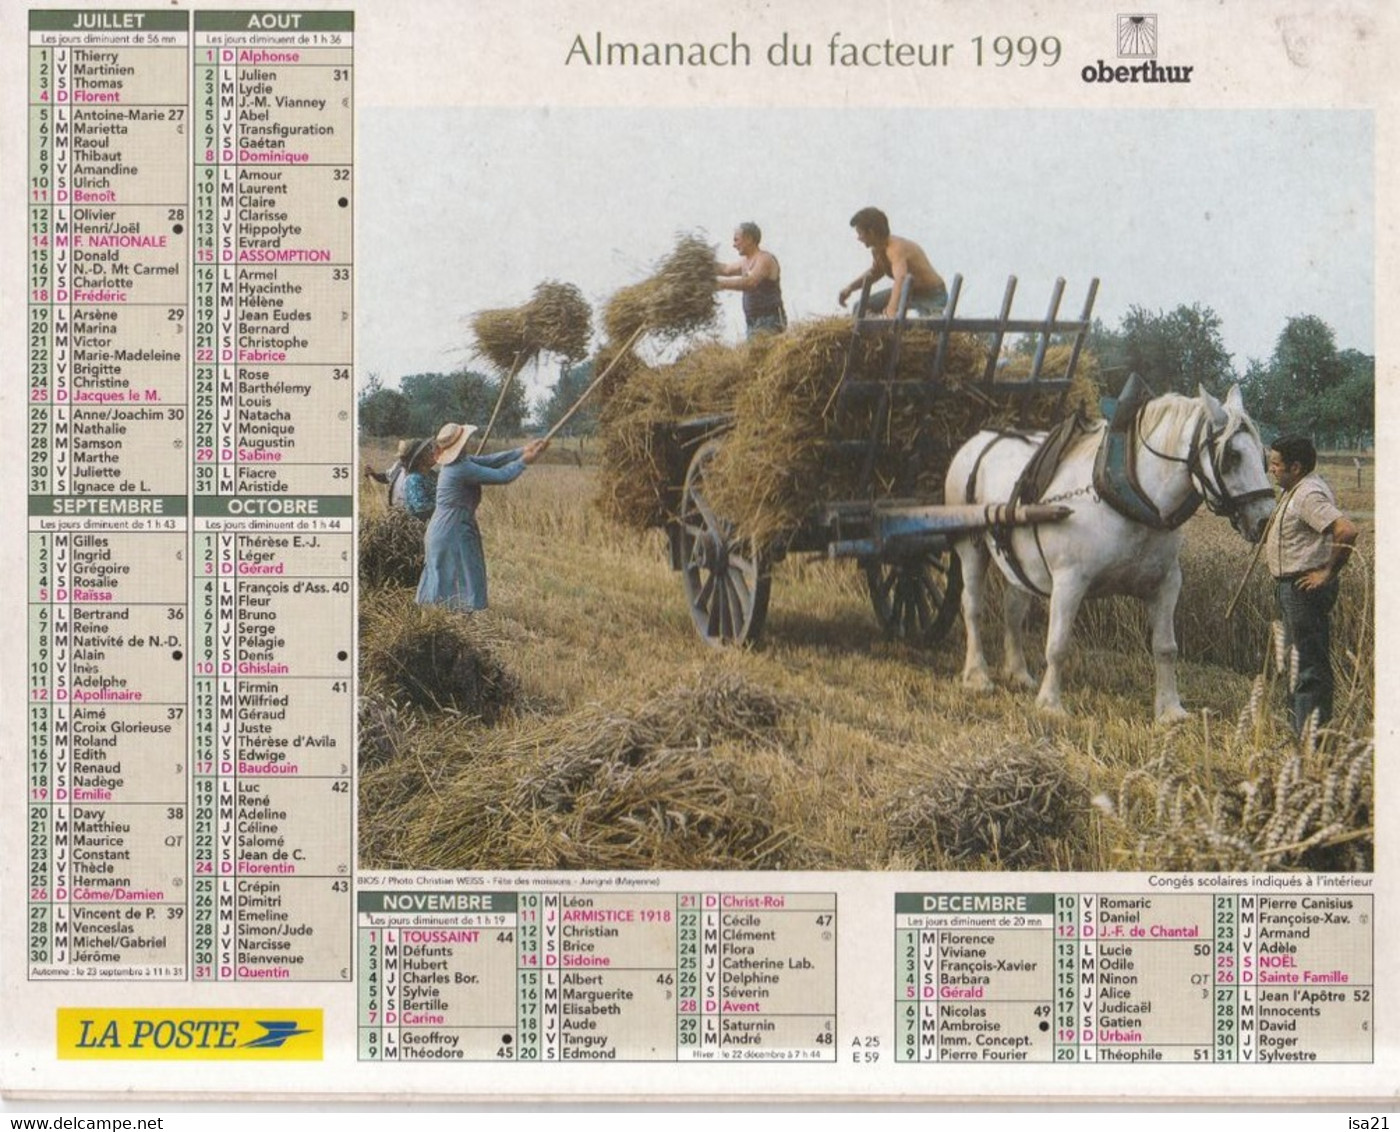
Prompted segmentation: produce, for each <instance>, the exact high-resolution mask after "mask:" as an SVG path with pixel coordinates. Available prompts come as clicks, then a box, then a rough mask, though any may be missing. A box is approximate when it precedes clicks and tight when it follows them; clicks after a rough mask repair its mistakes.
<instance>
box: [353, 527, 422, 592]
mask: <svg viewBox="0 0 1400 1132" xmlns="http://www.w3.org/2000/svg"><path fill="white" fill-rule="evenodd" d="M423 530H424V524H423V521H422V520H421V519H415V518H414V517H413V516H412V515H410V514H409V513H408V512H407V511H405V510H403V508H401V507H392V508H390V509H389V510H388V511H385V512H383V513H382V514H379V515H362V516H361V518H360V552H359V557H360V585H362V586H409V587H417V585H418V579H419V578H420V577H421V576H422V574H423Z"/></svg>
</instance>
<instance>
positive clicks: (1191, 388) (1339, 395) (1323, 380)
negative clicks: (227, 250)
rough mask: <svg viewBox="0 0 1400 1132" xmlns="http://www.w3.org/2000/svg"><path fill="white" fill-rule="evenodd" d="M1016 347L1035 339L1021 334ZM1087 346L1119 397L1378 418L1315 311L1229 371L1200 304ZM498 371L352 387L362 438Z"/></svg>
mask: <svg viewBox="0 0 1400 1132" xmlns="http://www.w3.org/2000/svg"><path fill="white" fill-rule="evenodd" d="M1017 348H1019V349H1033V348H1034V343H1033V342H1031V341H1026V340H1023V341H1022V342H1021V343H1019V344H1018V346H1017ZM1088 348H1089V349H1090V350H1091V351H1092V352H1093V353H1094V355H1095V356H1096V357H1097V358H1098V362H1099V373H1100V380H1101V382H1102V385H1103V391H1104V394H1105V395H1106V396H1108V397H1116V396H1117V395H1118V393H1119V392H1120V391H1121V390H1122V388H1123V384H1124V383H1125V382H1126V381H1127V380H1128V375H1129V374H1131V373H1137V374H1140V375H1141V376H1142V377H1143V378H1145V379H1146V381H1147V383H1148V385H1150V386H1151V387H1152V389H1153V390H1154V391H1155V392H1157V393H1167V392H1178V393H1187V394H1191V395H1194V394H1195V392H1196V388H1197V386H1198V385H1200V386H1204V387H1205V388H1206V389H1208V390H1210V391H1211V392H1212V393H1214V394H1216V395H1217V396H1221V395H1223V394H1224V393H1225V392H1227V391H1228V390H1229V387H1230V386H1231V385H1232V384H1234V383H1235V382H1239V383H1240V385H1241V387H1242V390H1243V392H1244V398H1245V405H1246V406H1247V407H1248V408H1249V412H1250V415H1251V416H1252V417H1253V418H1254V420H1255V422H1256V423H1257V424H1258V425H1259V428H1260V430H1261V431H1262V432H1263V433H1264V435H1265V438H1266V439H1272V438H1273V437H1275V436H1279V435H1282V434H1284V433H1289V432H1301V433H1304V434H1306V435H1308V436H1311V437H1312V438H1313V440H1314V441H1315V442H1316V443H1317V445H1318V446H1319V447H1321V448H1348V449H1351V448H1369V447H1371V445H1372V444H1373V441H1374V434H1375V421H1376V406H1375V395H1376V359H1375V358H1374V357H1373V356H1371V355H1369V354H1363V353H1361V352H1360V351H1358V350H1338V349H1337V343H1336V336H1335V334H1334V333H1333V331H1332V328H1331V327H1330V326H1328V325H1327V324H1326V323H1325V322H1323V320H1322V319H1320V318H1317V317H1316V316H1314V315H1299V316H1297V317H1295V318H1290V319H1289V320H1288V323H1287V325H1285V326H1284V328H1283V331H1282V333H1280V334H1279V336H1278V340H1277V342H1276V343H1275V345H1274V351H1273V354H1272V355H1271V356H1270V357H1269V358H1268V360H1267V361H1260V360H1258V359H1254V358H1251V359H1250V360H1249V361H1248V363H1247V364H1246V365H1245V367H1244V368H1243V370H1240V369H1238V368H1237V367H1236V366H1235V364H1234V361H1233V359H1232V358H1231V355H1230V353H1229V352H1228V351H1227V350H1226V349H1225V345H1224V341H1223V340H1222V338H1221V334H1220V317H1219V316H1218V315H1217V314H1216V313H1215V311H1213V310H1212V309H1211V308H1210V307H1207V306H1203V305H1201V304H1200V303H1192V304H1191V305H1189V306H1188V305H1186V304H1184V303H1183V304H1182V305H1180V306H1178V307H1177V308H1176V309H1175V310H1171V311H1149V310H1147V309H1146V308H1144V307H1137V306H1134V307H1130V308H1129V309H1128V313H1127V314H1126V315H1125V316H1124V317H1123V319H1122V321H1121V322H1120V323H1119V325H1118V326H1117V328H1116V329H1112V328H1109V327H1108V326H1106V325H1104V323H1103V322H1102V321H1100V320H1098V319H1095V320H1094V324H1093V328H1092V330H1091V332H1090V334H1089V339H1088ZM592 377H593V363H592V362H591V361H585V362H582V363H579V364H577V365H567V364H561V365H560V367H559V379H558V380H557V381H556V382H555V384H554V385H553V386H552V387H551V389H550V391H549V394H548V395H547V396H546V397H544V398H543V399H542V400H541V401H540V402H539V403H538V404H537V405H536V406H535V407H534V411H533V414H532V413H531V409H530V406H529V405H528V404H527V403H526V399H525V391H524V388H523V386H522V385H521V383H519V382H516V383H513V384H512V386H511V388H510V389H509V390H508V391H507V394H506V399H505V403H504V404H503V405H502V407H501V412H500V415H499V417H498V418H497V423H496V427H495V429H494V434H495V435H497V436H519V435H520V434H521V432H522V431H523V430H524V429H525V428H526V427H527V426H529V427H534V428H536V429H544V428H548V427H550V426H552V425H553V424H554V422H555V421H557V420H559V418H560V417H561V416H563V414H564V413H565V412H567V411H568V409H569V408H570V407H571V406H572V405H573V404H574V402H575V401H576V400H577V399H578V397H579V394H581V393H582V392H583V391H584V390H585V389H586V388H587V387H588V384H589V382H590V381H591V380H592ZM499 391H500V380H499V379H498V378H495V377H490V376H487V375H485V374H481V373H477V372H475V371H472V370H459V371H457V372H456V373H450V374H443V373H417V374H412V375H410V376H408V377H405V378H404V379H403V380H402V381H401V382H400V383H399V388H398V389H389V388H385V387H384V385H383V384H382V382H381V381H380V380H379V379H378V377H375V376H371V378H370V380H369V382H368V383H367V384H366V386H365V388H364V390H363V391H362V392H361V394H360V427H361V428H362V429H363V430H364V431H365V432H366V433H367V434H369V435H371V436H428V435H431V434H433V433H435V432H437V430H438V428H439V427H441V425H442V424H443V423H444V422H446V421H468V422H472V423H476V424H480V425H485V423H486V421H487V420H488V419H489V418H490V416H491V410H492V407H493V406H494V405H495V403H496V396H497V394H498V393H499ZM597 423H598V417H597V405H596V404H593V403H586V404H585V405H584V406H583V408H582V409H581V410H580V411H579V412H578V413H577V414H576V415H574V416H573V417H571V418H570V419H569V422H568V424H567V425H566V426H565V428H564V430H563V435H566V436H588V435H591V434H592V433H593V431H594V430H595V429H596V428H597Z"/></svg>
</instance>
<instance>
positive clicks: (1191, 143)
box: [356, 108, 1375, 394]
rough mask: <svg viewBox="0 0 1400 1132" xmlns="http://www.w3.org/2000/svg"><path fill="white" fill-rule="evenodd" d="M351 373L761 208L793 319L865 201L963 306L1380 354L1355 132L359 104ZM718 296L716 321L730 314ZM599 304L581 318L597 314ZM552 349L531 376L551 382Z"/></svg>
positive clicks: (441, 345)
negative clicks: (1315, 321)
mask: <svg viewBox="0 0 1400 1132" xmlns="http://www.w3.org/2000/svg"><path fill="white" fill-rule="evenodd" d="M358 138H359V147H358V152H357V174H356V176H357V183H358V192H357V207H358V215H357V220H358V238H359V247H358V263H357V266H358V271H357V275H358V280H359V283H358V293H359V318H358V325H359V328H360V341H359V353H360V360H361V373H362V375H367V374H369V373H377V374H378V375H379V376H380V378H381V379H383V380H384V381H385V382H386V383H387V384H393V383H394V382H396V381H397V379H398V378H399V377H401V376H403V375H404V374H409V373H415V372H423V371H433V370H438V371H449V370H452V369H454V368H457V367H458V366H460V365H461V364H463V363H464V362H465V361H466V358H467V354H466V349H467V348H469V347H470V344H471V339H470V334H469V331H468V328H467V326H466V324H465V321H464V320H465V319H466V318H468V317H469V316H470V315H471V314H472V313H473V312H475V311H478V310H482V309H486V308H490V307H502V306H515V305H517V304H519V303H522V302H524V301H526V300H527V299H528V298H529V296H530V293H531V291H532V290H533V289H534V287H535V286H536V285H537V284H538V283H540V282H542V281H544V280H546V279H558V280H563V281H566V282H571V283H575V284H577V285H578V286H579V287H580V288H581V289H582V291H583V293H584V295H585V296H586V297H587V298H588V299H589V301H590V302H591V303H593V304H594V309H595V312H598V311H600V310H601V308H602V305H603V304H604V303H605V302H606V300H607V298H608V297H609V296H610V295H611V294H613V293H614V292H615V291H616V290H617V289H618V288H619V287H622V286H625V285H626V284H629V283H634V282H636V281H638V280H639V279H642V278H644V277H645V276H646V275H647V274H648V273H649V270H650V268H651V267H652V266H653V264H654V263H655V261H656V260H657V259H658V258H659V257H661V256H663V255H664V254H666V253H667V252H668V251H670V249H671V248H672V247H673V246H674V242H675V237H676V234H677V233H678V232H680V231H699V232H701V233H703V234H704V235H705V236H706V237H707V238H708V239H709V240H710V241H711V242H712V243H715V244H717V245H718V246H719V248H720V252H721V254H722V255H723V256H725V257H726V258H733V253H732V249H731V248H730V246H729V242H730V238H731V236H732V233H733V229H734V226H735V225H736V224H737V223H738V222H740V221H742V220H754V221H756V222H757V223H758V224H759V225H760V226H761V227H762V229H763V233H764V240H763V245H764V247H765V248H767V249H769V250H770V251H772V252H773V253H774V254H775V255H776V256H777V257H778V258H779V260H780V262H781V264H782V271H783V291H784V296H785V299H786V303H787V309H788V313H789V316H790V317H792V318H806V317H811V316H816V315H826V314H832V313H836V312H837V310H838V308H837V306H836V294H837V291H838V290H839V289H840V288H841V287H842V285H843V284H845V283H847V282H849V281H850V280H851V279H852V278H853V277H854V276H855V275H856V274H857V273H859V272H860V271H861V270H862V269H863V268H864V267H865V266H866V264H868V262H869V255H868V253H867V252H866V251H865V250H864V249H863V248H861V247H860V246H859V245H858V244H857V243H856V241H855V236H854V233H853V231H852V230H851V228H850V227H849V224H848V222H849V219H850V216H851V214H852V213H853V212H855V211H856V209H858V208H860V207H862V206H864V205H867V204H874V205H877V206H879V207H881V208H883V209H884V210H885V211H886V212H887V213H888V214H889V217H890V222H891V226H892V228H893V230H894V231H895V233H896V234H899V235H905V236H909V237H912V238H913V239H915V240H917V241H918V242H919V243H921V244H922V245H923V246H924V248H925V250H926V251H927V252H928V253H929V256H930V258H931V259H932V261H933V263H934V266H935V267H937V268H938V270H939V271H940V272H941V273H943V274H944V275H945V276H946V277H947V278H949V279H950V280H951V278H952V276H953V275H954V274H957V273H960V274H962V275H963V277H964V289H963V299H962V301H961V303H960V305H959V310H960V311H961V312H962V313H965V314H967V315H979V316H980V315H990V314H994V313H995V312H996V310H997V308H998V306H999V304H1000V300H1001V294H1002V290H1003V288H1004V286H1005V282H1006V277H1007V275H1009V274H1015V275H1016V276H1018V278H1019V281H1020V284H1019V289H1018V292H1017V293H1018V300H1017V303H1016V307H1015V313H1016V315H1017V317H1038V316H1040V315H1043V314H1044V312H1045V307H1046V304H1047V302H1048V298H1049V294H1050V288H1051V286H1052V284H1053V281H1054V279H1055V277H1056V276H1061V275H1062V276H1064V277H1065V279H1066V281H1067V284H1068V285H1067V290H1066V301H1065V304H1064V308H1063V309H1064V312H1065V313H1066V314H1077V313H1078V311H1079V309H1080V306H1081V304H1082V301H1083V295H1084V290H1085V288H1086V286H1087V284H1088V282H1089V280H1090V278H1091V277H1093V276H1096V275H1097V276H1098V277H1099V278H1100V279H1101V280H1102V282H1101V285H1100V291H1099V299H1098V303H1097V306H1096V311H1095V313H1096V314H1097V315H1098V316H1099V317H1101V318H1103V319H1104V320H1105V322H1107V323H1108V324H1109V325H1110V326H1116V325H1117V324H1118V322H1119V320H1120V319H1121V318H1122V316H1123V315H1124V314H1125V313H1126V312H1127V310H1128V309H1129V307H1131V306H1134V305H1137V306H1142V307H1145V308H1147V309H1149V310H1153V311H1155V310H1164V309H1171V308H1174V307H1175V306H1176V305H1177V304H1179V303H1194V302H1199V303H1202V304H1204V305H1206V306H1209V307H1212V308H1213V309H1214V310H1215V312H1216V313H1217V314H1218V315H1219V316H1220V318H1221V321H1222V324H1223V325H1222V333H1223V337H1224V341H1225V346H1226V348H1227V349H1228V350H1229V351H1230V352H1231V354H1232V355H1233V357H1234V363H1235V366H1236V368H1237V369H1239V370H1243V368H1244V367H1245V365H1246V364H1247V361H1248V359H1250V358H1260V359H1266V358H1267V357H1268V355H1269V354H1270V353H1271V352H1272V350H1273V346H1274V342H1275V340H1276V338H1277V336H1278V334H1279V332H1280V331H1281V330H1282V329H1283V326H1284V323H1285V321H1286V320H1287V319H1288V318H1290V317H1292V316H1294V315H1300V314H1313V315H1317V316H1319V317H1320V318H1322V319H1323V320H1324V321H1325V322H1327V323H1328V324H1329V325H1330V326H1331V327H1332V328H1333V330H1334V331H1335V332H1336V336H1337V344H1338V346H1339V347H1340V348H1348V347H1352V348H1356V349H1359V350H1362V351H1363V352H1366V353H1374V352H1375V351H1374V344H1373V333H1374V326H1373V294H1372V291H1373V282H1374V267H1373V258H1374V257H1373V229H1374V215H1375V209H1374V199H1373V183H1374V180H1373V136H1372V119H1371V116H1370V115H1369V114H1368V113H1364V112H1348V111H1304V112H1297V113H1288V112H1278V111H1258V112H1240V111H1223V110H1222V111H1199V110H1198V111H1101V112H1094V111H1083V110H1076V111H1039V110H1035V111H1029V110H1007V111H967V110H944V111H940V110H874V111H872V110H850V111H839V110H838V111H833V110H830V109H822V110H811V111H803V110H771V109H770V110H762V111H753V112H742V111H736V110H725V109H695V110H682V111H676V110H666V111H661V110H635V111H633V110H616V109H607V110H581V109H521V110H509V109H506V110H502V109H499V108H495V109H472V110H441V109H431V110H429V109H425V110H383V109H374V108H371V109H366V110H364V111H362V112H361V114H360V120H359V135H358ZM739 302H740V300H739V296H738V295H737V294H735V293H732V292H728V293H725V294H723V295H722V296H721V304H722V306H723V307H724V310H725V321H724V322H723V323H722V324H721V333H722V334H723V335H724V336H725V337H727V338H729V339H731V340H737V339H738V338H739V337H740V336H741V333H742V329H741V328H742V318H741V315H740V313H739ZM595 321H597V319H596V317H595ZM555 376H556V372H555V369H554V367H553V365H550V366H549V367H548V368H547V369H546V370H544V371H542V372H541V373H539V374H538V375H532V376H531V377H530V385H531V390H532V393H536V394H537V393H538V392H539V391H540V390H541V388H542V387H543V386H545V385H547V384H549V383H552V382H553V380H554V378H555Z"/></svg>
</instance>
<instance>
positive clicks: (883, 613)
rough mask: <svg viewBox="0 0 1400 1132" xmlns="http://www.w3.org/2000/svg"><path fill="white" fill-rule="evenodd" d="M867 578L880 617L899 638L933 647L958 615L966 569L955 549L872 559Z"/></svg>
mask: <svg viewBox="0 0 1400 1132" xmlns="http://www.w3.org/2000/svg"><path fill="white" fill-rule="evenodd" d="M865 580H866V582H867V583H869V585H870V604H871V605H872V606H874V607H875V618H876V620H878V621H879V622H880V627H881V628H882V629H884V630H885V635H886V636H888V637H890V638H892V639H894V640H900V641H907V642H908V643H909V644H911V645H915V646H916V647H918V648H926V649H927V648H933V646H934V645H936V644H938V642H939V641H941V640H942V639H943V638H944V637H945V636H946V635H947V633H948V630H949V629H950V628H952V626H953V622H954V620H956V618H957V615H958V602H959V599H960V598H961V597H962V570H961V568H960V567H959V565H958V558H957V555H956V554H954V553H953V552H952V551H951V550H944V551H927V552H925V553H923V554H917V555H913V556H911V557H907V558H896V559H893V560H892V561H888V562H884V561H879V562H870V563H867V564H866V567H865Z"/></svg>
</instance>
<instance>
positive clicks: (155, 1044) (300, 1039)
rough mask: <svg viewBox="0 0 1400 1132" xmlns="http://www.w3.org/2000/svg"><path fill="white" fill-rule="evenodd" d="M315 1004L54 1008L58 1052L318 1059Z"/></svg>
mask: <svg viewBox="0 0 1400 1132" xmlns="http://www.w3.org/2000/svg"><path fill="white" fill-rule="evenodd" d="M322 1033H323V1030H322V1022H321V1011H320V1010H288V1009H286V1008H285V1007H269V1008H266V1009H257V1008H249V1009H238V1010H233V1009H229V1010H166V1009H143V1008H141V1007H128V1008H120V1009H91V1008H88V1007H82V1008H78V1007H62V1008H60V1009H59V1011H58V1056H59V1057H60V1058H69V1059H104V1058H111V1059H126V1060H153V1061H156V1060H168V1061H208V1060H236V1061H320V1060H321V1058H322V1056H323V1054H322Z"/></svg>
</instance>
